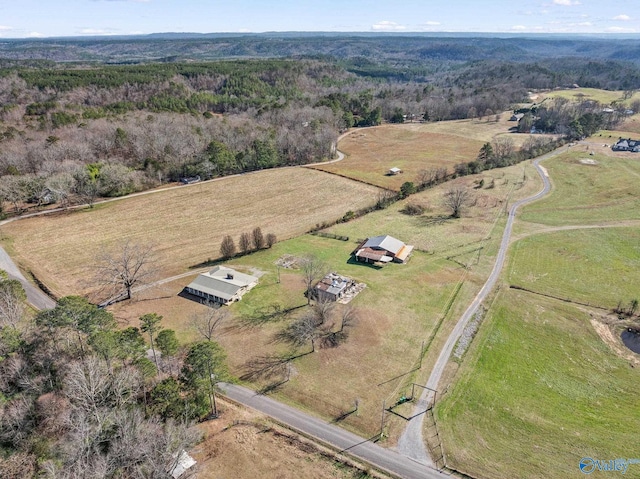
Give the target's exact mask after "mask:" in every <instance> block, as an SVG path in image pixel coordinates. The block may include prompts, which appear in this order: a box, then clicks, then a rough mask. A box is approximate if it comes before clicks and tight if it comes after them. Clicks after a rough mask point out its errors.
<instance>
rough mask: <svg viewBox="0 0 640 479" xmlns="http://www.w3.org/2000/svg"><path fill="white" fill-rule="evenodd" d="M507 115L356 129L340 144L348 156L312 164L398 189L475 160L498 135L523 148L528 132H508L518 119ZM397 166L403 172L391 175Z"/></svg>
mask: <svg viewBox="0 0 640 479" xmlns="http://www.w3.org/2000/svg"><path fill="white" fill-rule="evenodd" d="M507 117H508V115H507V114H506V113H505V114H503V115H502V116H501V119H500V121H498V122H495V121H493V120H490V121H485V120H478V119H474V120H458V121H446V122H438V123H424V124H421V123H409V124H403V125H383V126H379V127H374V128H366V129H358V130H355V131H353V132H352V133H351V134H350V135H347V136H346V137H344V138H343V139H342V141H341V142H340V144H339V148H340V150H341V151H342V152H344V153H345V155H346V158H345V159H344V160H343V161H340V162H337V163H332V164H328V165H319V166H314V168H316V169H320V170H322V171H328V172H331V173H336V174H339V175H342V176H346V177H349V178H354V179H356V180H360V181H364V182H366V183H370V184H373V185H377V186H381V187H383V188H390V189H394V190H399V189H400V186H401V185H402V183H404V182H405V181H412V182H415V181H416V177H417V175H418V172H419V171H420V170H423V169H429V168H441V167H444V168H447V170H448V171H449V172H451V171H452V170H453V166H454V165H455V164H457V163H460V162H468V161H473V160H474V159H475V158H476V156H477V155H478V151H479V150H480V148H481V147H482V145H483V144H484V143H486V142H489V141H492V140H493V139H495V138H497V137H505V138H510V139H512V140H513V142H514V144H515V145H516V146H520V145H521V144H522V143H523V142H524V141H525V140H526V139H527V138H528V137H529V135H518V134H511V133H509V132H508V130H509V128H511V127H513V126H515V125H516V123H515V122H509V121H508V118H507ZM504 118H507V120H505V119H504ZM393 167H398V168H400V169H402V170H403V173H402V174H399V175H396V176H388V175H387V172H388V171H389V169H390V168H393Z"/></svg>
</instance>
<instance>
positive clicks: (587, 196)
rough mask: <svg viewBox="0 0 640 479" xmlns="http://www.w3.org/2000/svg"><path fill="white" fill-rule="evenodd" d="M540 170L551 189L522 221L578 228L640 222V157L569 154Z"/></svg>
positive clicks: (553, 160) (582, 152) (524, 210)
mask: <svg viewBox="0 0 640 479" xmlns="http://www.w3.org/2000/svg"><path fill="white" fill-rule="evenodd" d="M629 155H631V153H630V154H629ZM581 160H582V161H586V160H588V161H595V162H597V164H595V165H592V164H584V163H581ZM543 166H544V167H545V168H547V170H548V171H549V175H550V176H551V181H552V182H553V186H554V189H553V191H552V192H551V194H550V195H549V196H547V197H546V198H544V199H543V200H541V201H537V202H535V203H532V204H531V205H528V206H526V207H524V208H523V210H522V213H521V215H520V219H521V220H523V221H529V222H533V223H541V224H547V225H580V224H599V223H607V222H610V221H622V220H636V219H640V157H632V156H627V157H625V158H622V157H613V156H608V154H607V151H606V149H603V150H601V151H599V152H598V153H597V154H595V155H590V154H589V153H587V152H585V151H584V150H581V151H570V152H568V153H565V154H563V155H561V156H558V157H556V158H553V159H551V160H549V161H546V162H544V163H543Z"/></svg>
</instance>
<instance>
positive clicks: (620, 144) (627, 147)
mask: <svg viewBox="0 0 640 479" xmlns="http://www.w3.org/2000/svg"><path fill="white" fill-rule="evenodd" d="M611 149H612V150H613V151H633V152H634V153H638V152H640V140H632V139H631V138H629V139H626V140H625V139H622V138H620V139H619V140H618V141H617V143H616V144H615V145H613V146H612V147H611Z"/></svg>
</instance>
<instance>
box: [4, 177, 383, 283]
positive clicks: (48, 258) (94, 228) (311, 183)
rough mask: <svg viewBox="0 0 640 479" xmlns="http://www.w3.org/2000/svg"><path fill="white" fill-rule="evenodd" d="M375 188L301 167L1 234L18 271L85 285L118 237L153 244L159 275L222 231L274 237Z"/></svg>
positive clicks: (339, 210) (208, 250)
mask: <svg viewBox="0 0 640 479" xmlns="http://www.w3.org/2000/svg"><path fill="white" fill-rule="evenodd" d="M376 195H377V189H376V188H374V187H370V186H367V185H364V184H361V183H356V182H353V181H350V180H346V179H342V178H339V177H336V176H334V175H327V174H325V173H322V172H318V171H313V170H309V169H302V168H288V169H278V170H268V171H262V172H259V173H256V174H247V175H242V176H239V177H234V178H229V179H227V180H224V181H217V182H210V183H203V184H199V185H195V186H192V187H185V188H183V189H180V188H179V189H173V190H168V191H164V192H160V193H157V194H152V195H145V196H139V197H135V198H130V199H124V200H122V201H117V202H114V203H109V204H105V205H101V206H98V207H96V208H94V209H92V210H89V209H87V210H83V211H78V212H73V213H65V214H59V215H56V216H42V217H37V218H30V219H26V220H20V221H16V222H13V223H10V224H7V225H5V226H3V240H4V244H5V245H6V246H7V247H8V249H9V251H10V252H11V253H12V254H13V255H14V258H15V259H17V260H18V262H19V263H20V265H21V266H22V267H23V269H25V270H31V271H33V273H34V274H35V275H36V276H37V277H38V278H39V279H40V280H41V281H43V282H44V283H45V284H46V285H47V286H48V287H49V288H50V289H51V290H52V291H53V292H54V293H56V294H58V295H60V296H62V295H68V294H79V293H80V294H81V293H85V292H87V291H88V290H89V289H90V284H91V280H92V278H93V272H92V270H91V266H92V265H93V264H95V257H96V254H98V253H99V252H100V251H101V250H102V249H103V248H112V247H114V246H115V245H116V244H118V243H119V242H121V241H123V240H127V239H130V240H132V241H136V242H141V243H144V244H150V243H151V244H154V245H155V249H156V251H157V257H158V262H157V264H158V267H159V270H160V271H159V272H158V276H159V277H167V276H171V275H174V274H178V273H181V272H184V271H187V270H188V269H189V268H190V267H191V266H193V265H196V264H199V263H201V262H203V261H207V260H208V259H209V258H217V257H218V256H219V250H220V242H221V240H222V237H223V236H224V235H226V234H230V235H231V236H232V237H233V238H234V239H235V241H236V242H237V241H238V238H239V236H240V234H241V233H242V232H245V231H248V232H250V231H251V230H252V229H253V228H255V227H257V226H259V227H261V228H262V231H263V234H265V235H266V234H267V233H275V234H276V235H277V237H278V239H280V240H281V239H285V238H290V237H292V236H296V235H299V234H301V233H304V232H305V231H308V230H309V228H311V227H313V226H314V225H315V224H316V223H321V222H323V221H327V220H336V219H337V218H339V217H341V216H342V215H344V214H345V213H346V212H347V211H348V210H356V209H358V208H361V207H363V206H366V205H370V204H372V203H373V202H375V198H376Z"/></svg>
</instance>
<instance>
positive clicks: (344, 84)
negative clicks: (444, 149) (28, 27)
mask: <svg viewBox="0 0 640 479" xmlns="http://www.w3.org/2000/svg"><path fill="white" fill-rule="evenodd" d="M168 37H172V36H171V35H169V36H168ZM168 37H167V36H165V37H159V38H155V37H130V38H118V39H50V40H20V41H18V40H10V41H6V42H3V43H1V44H0V56H2V57H4V59H2V60H0V175H2V178H0V192H1V194H2V198H3V199H4V201H5V210H7V209H13V210H16V211H19V210H21V209H23V208H24V205H25V202H27V203H28V202H30V203H32V204H38V203H40V204H42V203H48V202H51V201H55V202H58V203H60V204H62V205H63V206H64V205H66V204H69V203H71V202H78V201H88V202H90V203H91V202H92V201H94V200H95V199H96V198H97V197H100V196H118V195H123V194H127V193H130V192H133V191H136V190H141V189H145V188H150V187H153V186H157V185H159V184H161V183H163V182H166V181H177V180H179V179H180V178H184V177H190V178H193V177H200V178H201V179H207V178H212V177H215V176H223V175H228V174H233V173H240V172H244V171H251V170H257V169H263V168H272V167H277V166H284V165H296V164H306V163H310V162H315V161H321V160H323V159H326V158H329V157H331V156H332V155H333V153H334V150H335V146H336V140H337V137H338V135H339V133H340V132H341V131H343V130H345V129H346V128H349V127H352V126H371V125H377V124H380V123H381V122H382V121H389V122H403V121H410V120H414V121H441V120H449V119H461V118H468V117H490V116H492V115H497V114H499V113H500V112H503V111H505V110H508V109H510V108H512V107H513V105H515V104H517V103H519V102H523V101H525V100H527V91H528V90H530V89H547V88H555V87H561V86H569V85H572V84H575V83H578V84H580V85H581V86H592V87H600V88H609V89H624V90H632V89H635V88H638V87H640V69H639V67H638V65H637V64H636V63H634V61H636V57H635V55H637V56H638V58H640V53H638V52H640V46H639V45H640V42H637V41H635V40H608V41H607V40H599V39H589V40H587V39H570V38H560V39H557V38H551V37H550V38H546V37H545V38H538V39H525V38H520V39H513V38H511V39H509V38H485V37H480V38H433V37H427V36H366V35H353V36H334V35H325V36H317V35H316V36H313V35H311V36H310V35H304V34H300V35H297V36H296V35H293V34H291V35H285V34H283V35H249V36H239V35H238V36H233V35H221V36H218V37H206V36H204V37H199V36H192V37H194V38H188V37H189V36H186V37H187V38H185V37H181V36H179V35H177V36H174V38H168ZM623 52H626V53H625V55H626V57H625V58H628V59H631V60H633V61H624V62H623V61H618V60H613V59H616V58H622V57H623V56H624V55H623ZM634 52H636V53H634ZM587 56H588V58H589V59H590V60H589V61H586V59H585V57H587ZM134 57H135V58H134ZM218 57H224V58H227V57H251V58H247V59H226V60H219V61H208V62H205V61H193V60H194V59H199V58H218ZM255 57H271V58H264V59H256V58H255ZM547 57H549V58H547ZM87 59H89V60H98V61H93V62H88V61H87ZM52 60H56V61H61V60H65V61H69V60H71V61H73V62H72V63H56V62H55V61H52ZM159 60H161V61H159ZM113 61H119V62H124V61H126V62H129V63H130V64H116V65H114V64H107V63H104V62H113ZM600 110H601V106H599V105H595V104H593V103H591V104H585V105H583V106H582V107H580V108H579V109H566V108H565V109H564V111H565V113H566V114H564V115H561V116H558V115H556V116H555V117H554V118H556V119H555V120H554V121H553V122H545V126H544V129H545V131H550V132H556V133H562V134H567V133H571V132H572V131H574V130H575V129H573V130H572V129H571V128H570V127H569V125H570V124H571V122H572V121H574V120H577V119H578V118H579V117H580V116H582V115H584V114H586V113H592V114H597V113H598V112H599V111H600ZM544 113H545V112H544V108H542V107H541V108H538V110H537V111H536V114H537V115H538V116H539V117H543V116H544ZM548 117H549V115H546V118H548ZM560 117H561V118H560ZM591 123H593V124H594V125H595V123H594V122H591V121H590V124H591ZM596 123H597V122H596ZM596 126H597V125H596ZM538 127H539V125H538ZM576 131H577V130H576ZM582 131H584V128H583V129H582ZM9 204H10V205H13V208H10V207H9Z"/></svg>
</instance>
